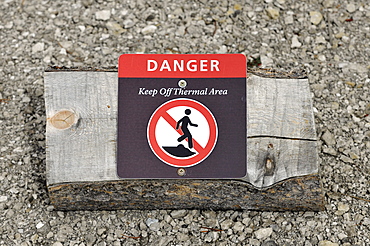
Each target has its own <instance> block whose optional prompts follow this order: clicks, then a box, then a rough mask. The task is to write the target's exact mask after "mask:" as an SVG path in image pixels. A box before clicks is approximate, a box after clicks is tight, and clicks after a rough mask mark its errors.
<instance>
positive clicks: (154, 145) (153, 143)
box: [147, 98, 218, 167]
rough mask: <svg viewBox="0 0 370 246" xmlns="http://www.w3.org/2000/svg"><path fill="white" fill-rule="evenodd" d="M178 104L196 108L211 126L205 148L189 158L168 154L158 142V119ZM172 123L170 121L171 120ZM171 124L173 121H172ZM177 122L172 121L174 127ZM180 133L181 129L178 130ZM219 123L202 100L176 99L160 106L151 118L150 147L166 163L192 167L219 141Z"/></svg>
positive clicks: (149, 130)
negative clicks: (156, 131) (156, 130)
mask: <svg viewBox="0 0 370 246" xmlns="http://www.w3.org/2000/svg"><path fill="white" fill-rule="evenodd" d="M178 106H186V107H191V108H194V109H196V110H198V111H199V112H200V113H201V114H202V115H203V116H204V117H205V119H206V120H207V122H208V126H209V139H208V142H207V144H206V146H205V147H204V148H202V150H201V151H198V154H197V155H195V156H193V157H191V158H187V159H180V158H175V157H173V156H170V155H169V154H167V153H166V152H165V151H164V150H163V149H162V148H161V147H160V146H159V144H158V142H157V139H156V135H155V129H156V126H157V124H158V120H159V119H160V118H161V117H162V115H164V114H166V113H167V110H169V109H171V108H174V107H178ZM169 123H170V122H169ZM170 124H171V123H170ZM173 124H176V121H174V123H172V124H171V125H172V127H173V128H175V127H176V126H175V125H173ZM177 131H178V132H179V133H180V132H181V130H177ZM217 135H218V130H217V123H216V119H215V117H214V116H213V114H212V113H211V111H210V110H209V109H208V108H207V107H206V106H204V105H203V104H201V103H200V102H197V101H195V100H192V99H187V98H180V99H174V100H171V101H168V102H165V103H163V104H162V105H161V106H159V107H158V108H157V109H156V110H155V111H154V113H153V115H152V116H151V118H150V119H149V123H148V128H147V137H148V143H149V146H150V148H151V149H152V151H153V153H154V154H155V155H156V156H157V157H158V158H159V159H160V160H161V161H163V162H164V163H166V164H168V165H170V166H174V167H191V166H194V165H197V164H199V163H200V162H202V161H203V160H205V159H206V158H207V157H208V156H209V155H210V154H211V152H212V150H213V149H214V147H215V145H216V142H217Z"/></svg>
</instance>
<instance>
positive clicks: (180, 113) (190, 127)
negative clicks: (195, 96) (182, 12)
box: [147, 98, 218, 167]
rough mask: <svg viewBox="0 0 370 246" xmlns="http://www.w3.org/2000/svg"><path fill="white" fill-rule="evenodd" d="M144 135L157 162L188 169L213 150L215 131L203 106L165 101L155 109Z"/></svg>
mask: <svg viewBox="0 0 370 246" xmlns="http://www.w3.org/2000/svg"><path fill="white" fill-rule="evenodd" d="M176 128H177V129H176ZM147 135H148V143H149V146H150V148H151V149H152V151H153V153H154V154H155V155H156V156H157V157H158V158H159V159H160V160H161V161H163V162H164V163H166V164H168V165H171V166H174V167H190V166H194V165H197V164H199V163H200V162H202V161H203V160H205V159H206V158H207V157H208V156H209V154H210V153H211V152H212V151H213V149H214V147H215V145H216V142H217V136H218V129H217V123H216V120H215V118H214V116H213V114H212V113H211V111H210V110H209V109H208V108H207V107H206V106H204V105H203V104H201V103H199V102H197V101H195V100H192V99H187V98H180V99H174V100H170V101H167V102H165V103H164V104H162V105H161V106H159V107H158V108H157V109H156V110H155V112H154V113H153V115H152V116H151V118H150V120H149V123H148V133H147Z"/></svg>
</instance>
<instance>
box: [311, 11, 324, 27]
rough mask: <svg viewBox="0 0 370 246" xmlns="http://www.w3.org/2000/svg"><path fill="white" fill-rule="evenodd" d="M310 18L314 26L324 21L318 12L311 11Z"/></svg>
mask: <svg viewBox="0 0 370 246" xmlns="http://www.w3.org/2000/svg"><path fill="white" fill-rule="evenodd" d="M310 17H311V19H310V20H311V23H312V24H314V25H318V24H320V22H321V21H322V19H323V16H322V14H321V13H320V12H318V11H311V12H310Z"/></svg>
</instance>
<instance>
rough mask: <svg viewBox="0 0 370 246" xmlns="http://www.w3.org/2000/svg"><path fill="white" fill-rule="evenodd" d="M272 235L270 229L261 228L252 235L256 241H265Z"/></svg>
mask: <svg viewBox="0 0 370 246" xmlns="http://www.w3.org/2000/svg"><path fill="white" fill-rule="evenodd" d="M271 234H272V228H271V227H268V228H261V229H258V230H257V231H255V232H254V235H255V236H256V238H257V239H266V238H268V237H270V236H271Z"/></svg>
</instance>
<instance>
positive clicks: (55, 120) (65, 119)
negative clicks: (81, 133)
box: [50, 110, 77, 130]
mask: <svg viewBox="0 0 370 246" xmlns="http://www.w3.org/2000/svg"><path fill="white" fill-rule="evenodd" d="M76 122H77V115H76V114H75V113H74V112H73V111H71V110H61V111H59V112H57V113H56V114H55V115H54V116H53V117H51V118H50V123H51V125H52V126H53V127H55V128H57V129H60V130H65V129H68V128H70V127H71V126H72V125H73V124H75V123H76Z"/></svg>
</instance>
